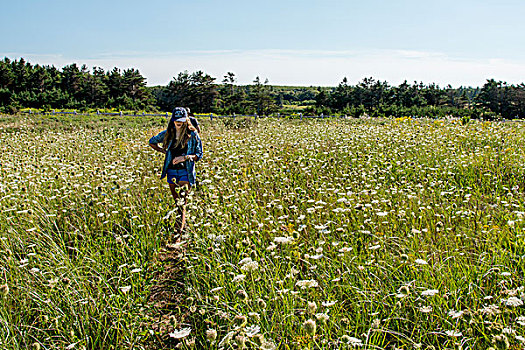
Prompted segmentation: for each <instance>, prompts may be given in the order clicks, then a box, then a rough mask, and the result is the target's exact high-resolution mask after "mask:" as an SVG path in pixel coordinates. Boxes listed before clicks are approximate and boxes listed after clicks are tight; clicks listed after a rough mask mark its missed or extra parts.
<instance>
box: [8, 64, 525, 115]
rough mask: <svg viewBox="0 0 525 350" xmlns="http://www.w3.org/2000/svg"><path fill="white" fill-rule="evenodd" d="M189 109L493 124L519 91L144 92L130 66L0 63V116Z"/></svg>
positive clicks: (263, 84)
mask: <svg viewBox="0 0 525 350" xmlns="http://www.w3.org/2000/svg"><path fill="white" fill-rule="evenodd" d="M175 106H188V107H190V108H192V110H193V111H195V112H197V113H211V112H213V113H218V114H234V113H235V114H258V115H271V114H277V113H280V114H292V113H296V114H298V113H302V114H304V115H320V114H324V115H333V114H337V115H348V116H354V117H357V116H362V115H369V116H396V117H397V116H428V117H442V116H446V115H455V116H463V117H473V118H485V119H494V118H498V117H503V118H508V119H512V118H520V117H525V85H524V84H523V83H522V84H519V85H509V84H507V83H506V82H502V81H496V80H494V79H490V80H487V82H486V83H485V84H484V85H483V86H482V87H475V88H473V87H460V88H452V87H451V86H450V85H448V86H446V87H444V88H440V87H439V86H438V85H436V84H428V85H425V84H423V83H418V82H414V83H412V84H411V83H408V82H407V81H405V82H403V83H402V84H400V85H398V86H391V85H389V84H388V83H387V82H386V81H379V80H375V79H374V78H365V79H363V80H362V81H360V82H359V83H357V84H356V85H351V84H349V82H348V79H347V78H344V79H343V80H342V82H341V83H339V84H338V85H337V86H335V87H315V86H309V87H305V86H295V87H293V86H275V85H270V84H269V81H268V80H267V79H265V80H263V79H261V78H260V77H256V78H255V79H254V80H253V82H252V84H249V85H239V84H238V83H237V78H236V76H235V74H234V73H232V72H227V73H226V74H225V75H224V77H223V78H222V80H220V81H217V79H216V78H214V77H212V76H210V75H209V74H207V73H205V72H203V71H197V72H192V73H190V72H187V71H184V72H181V73H179V74H178V75H177V76H176V77H173V79H172V80H171V81H170V82H169V84H168V85H166V86H154V87H148V86H146V78H145V77H144V76H142V74H141V73H140V72H139V71H138V70H137V69H134V68H130V69H125V70H120V69H119V68H113V69H112V70H110V71H105V70H104V69H102V68H100V67H93V68H92V69H88V67H87V66H86V65H82V66H78V65H77V64H76V63H73V64H70V65H67V66H65V67H63V68H62V69H57V68H56V67H54V66H49V65H38V64H36V65H33V64H31V63H29V62H27V61H25V60H24V59H23V58H21V59H19V60H10V59H9V58H7V57H6V58H4V59H3V60H1V61H0V112H3V113H16V111H18V110H19V109H21V108H39V109H44V110H50V109H77V110H80V111H82V110H88V109H122V110H147V111H163V112H164V111H171V110H172V109H173V107H175Z"/></svg>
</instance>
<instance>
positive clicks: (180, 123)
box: [162, 107, 195, 148]
mask: <svg viewBox="0 0 525 350" xmlns="http://www.w3.org/2000/svg"><path fill="white" fill-rule="evenodd" d="M192 131H195V128H194V127H193V125H192V124H191V123H190V119H189V118H188V112H187V111H186V109H185V108H184V107H175V109H174V110H173V113H172V114H171V118H170V121H169V123H168V127H167V132H166V135H165V136H164V141H163V142H162V144H163V147H164V148H166V147H168V144H169V143H170V142H171V140H173V138H176V139H177V143H176V145H177V146H178V145H180V144H182V145H185V144H186V143H187V142H188V140H189V138H190V136H191V132H192ZM177 136H178V137H177Z"/></svg>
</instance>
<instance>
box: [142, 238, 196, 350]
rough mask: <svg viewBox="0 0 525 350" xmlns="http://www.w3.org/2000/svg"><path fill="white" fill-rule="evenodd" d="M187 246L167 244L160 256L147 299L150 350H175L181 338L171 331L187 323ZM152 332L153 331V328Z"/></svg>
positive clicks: (158, 256)
mask: <svg viewBox="0 0 525 350" xmlns="http://www.w3.org/2000/svg"><path fill="white" fill-rule="evenodd" d="M184 254H185V248H184V245H183V244H182V243H168V244H166V246H165V247H164V248H162V249H161V250H160V251H159V253H158V255H157V263H158V265H159V266H158V269H157V273H156V274H155V276H154V284H153V285H152V286H151V287H150V290H149V292H150V296H149V299H148V304H149V306H150V308H149V310H150V311H149V314H150V322H151V328H150V329H151V330H152V331H153V334H152V336H151V337H150V340H151V342H150V343H149V344H148V349H173V348H175V347H176V346H177V345H178V344H179V343H180V341H179V340H178V339H174V338H172V337H170V335H169V334H170V333H171V332H173V331H174V330H175V329H177V326H178V325H180V324H181V323H182V322H184V319H185V318H186V317H187V316H188V314H189V310H188V308H187V307H185V306H184V305H185V298H186V295H185V290H184V279H185V273H186V268H185V265H186V264H185V261H184ZM150 332H151V331H150Z"/></svg>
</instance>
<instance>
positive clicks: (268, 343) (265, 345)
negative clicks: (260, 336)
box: [261, 341, 277, 350]
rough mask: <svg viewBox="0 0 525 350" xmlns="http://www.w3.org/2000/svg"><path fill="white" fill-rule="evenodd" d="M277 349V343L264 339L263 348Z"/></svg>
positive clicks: (262, 349) (264, 349) (265, 349)
mask: <svg viewBox="0 0 525 350" xmlns="http://www.w3.org/2000/svg"><path fill="white" fill-rule="evenodd" d="M275 349H277V345H275V343H273V342H271V341H263V343H262V344H261V350H275Z"/></svg>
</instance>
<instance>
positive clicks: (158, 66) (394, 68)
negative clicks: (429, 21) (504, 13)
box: [6, 50, 525, 87]
mask: <svg viewBox="0 0 525 350" xmlns="http://www.w3.org/2000/svg"><path fill="white" fill-rule="evenodd" d="M6 56H8V57H10V58H13V59H14V58H19V57H24V58H25V59H26V60H28V61H29V62H31V63H34V64H36V63H39V64H53V65H55V66H58V67H63V66H64V65H66V64H70V63H73V62H76V63H77V64H79V65H81V64H86V65H87V66H88V67H93V66H98V67H102V68H104V69H106V70H109V69H112V68H113V67H119V68H121V69H127V68H137V69H139V71H140V72H141V73H142V74H143V75H144V76H145V77H146V78H147V81H148V85H165V84H167V83H168V82H169V81H170V80H172V78H173V77H175V76H177V74H178V73H179V72H182V71H185V70H187V71H190V72H193V71H197V70H202V71H204V72H206V73H208V74H210V75H212V76H214V77H216V78H217V81H221V80H222V77H223V76H224V74H226V72H229V71H231V72H234V73H235V74H236V76H237V78H238V83H239V84H250V83H251V82H252V81H253V79H254V78H255V77H256V76H259V77H261V78H263V79H264V78H268V79H269V81H270V83H271V84H279V85H304V86H310V85H313V86H335V85H337V84H338V83H339V82H340V81H341V80H342V79H343V77H347V78H348V80H349V82H350V83H352V84H355V83H357V82H358V81H360V80H362V79H363V78H365V77H374V78H375V79H378V80H386V81H387V82H388V83H390V84H392V85H398V84H400V83H401V82H403V81H404V80H405V79H406V80H408V81H409V82H412V81H418V82H420V81H421V82H423V83H437V84H439V85H440V86H445V85H447V84H451V85H452V86H455V87H458V86H482V85H483V84H484V83H485V81H486V79H490V78H494V79H497V80H503V81H506V82H508V83H512V84H515V83H521V82H524V81H525V61H511V60H506V59H501V58H497V57H494V58H490V59H472V58H468V57H453V56H449V55H446V54H445V53H441V52H426V51H415V50H368V51H363V50H356V51H352V50H341V51H320V50H319V51H316V50H213V51H183V52H173V53H166V52H165V53H152V52H150V53H144V52H142V53H141V52H121V53H113V54H110V53H104V54H101V55H97V56H95V57H85V58H82V57H74V58H73V57H65V56H63V55H30V54H29V55H20V54H18V55H13V54H11V55H9V54H6Z"/></svg>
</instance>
